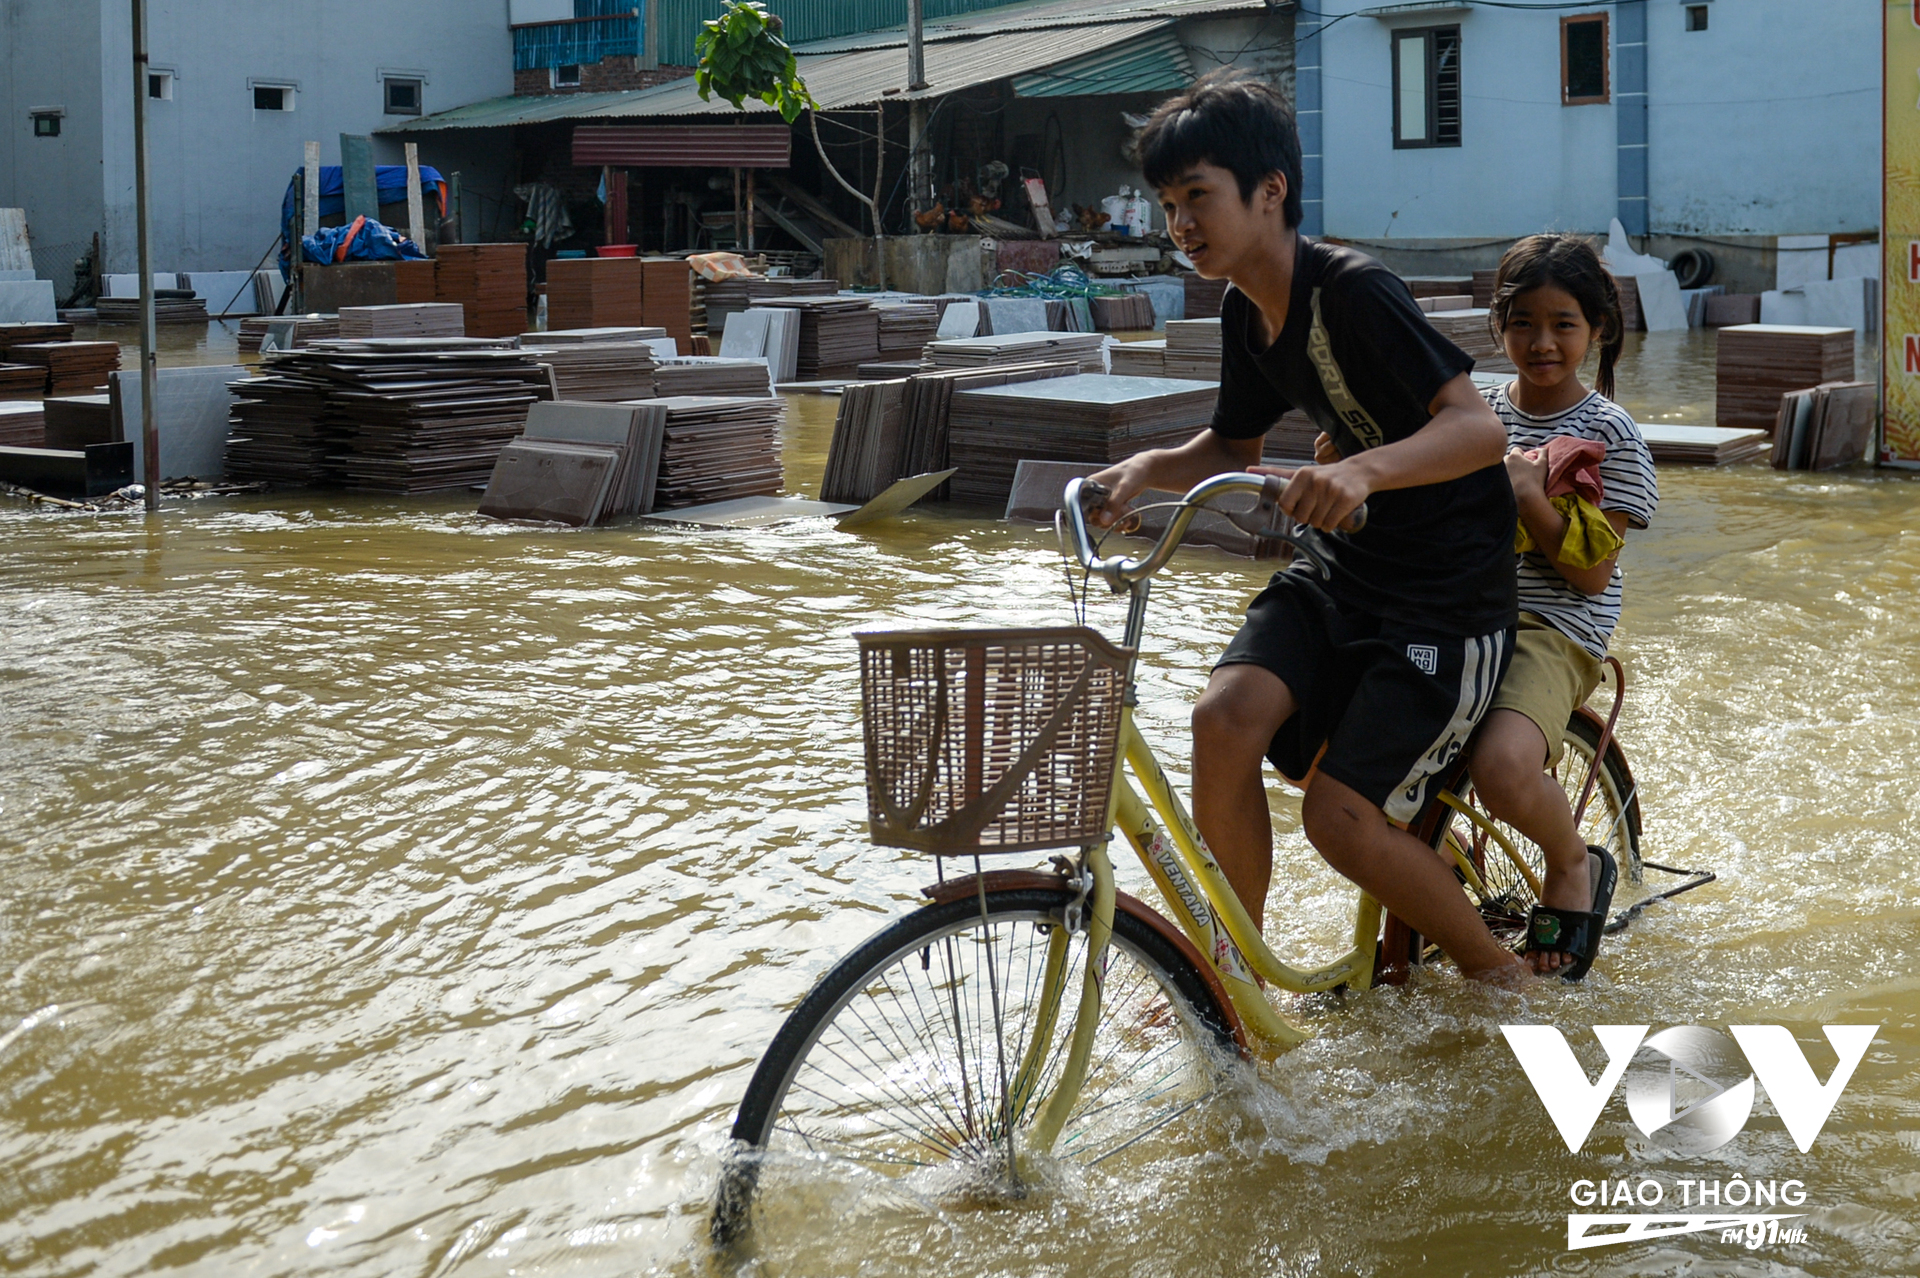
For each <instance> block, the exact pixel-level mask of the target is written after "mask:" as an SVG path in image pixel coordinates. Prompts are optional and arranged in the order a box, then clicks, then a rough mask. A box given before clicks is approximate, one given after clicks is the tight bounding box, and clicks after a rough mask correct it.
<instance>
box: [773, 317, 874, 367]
mask: <svg viewBox="0 0 1920 1278" xmlns="http://www.w3.org/2000/svg"><path fill="white" fill-rule="evenodd" d="M766 305H767V306H769V307H780V308H784V309H788V310H796V311H799V312H800V358H799V365H798V367H797V369H796V370H795V376H797V377H798V378H799V379H800V380H801V381H813V380H816V379H818V378H822V377H832V376H835V375H841V374H850V373H852V372H853V371H854V370H855V369H857V368H858V367H859V366H860V365H861V364H866V363H871V362H872V361H873V360H875V359H877V358H878V357H879V354H880V317H879V316H878V315H877V314H876V313H875V312H874V309H873V307H872V306H870V305H869V304H868V303H867V302H866V301H864V300H863V299H861V298H857V297H806V296H792V297H774V298H768V299H767V301H766Z"/></svg>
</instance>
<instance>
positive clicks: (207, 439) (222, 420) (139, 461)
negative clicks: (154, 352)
mask: <svg viewBox="0 0 1920 1278" xmlns="http://www.w3.org/2000/svg"><path fill="white" fill-rule="evenodd" d="M245 376H247V370H246V369H244V368H242V367H240V366H239V365H238V364H215V365H204V366H201V367H198V368H163V369H161V370H160V371H159V372H158V374H156V377H157V382H156V387H157V392H158V393H157V395H156V397H155V401H154V403H155V407H156V409H157V416H158V422H157V425H158V427H159V431H160V470H161V478H162V479H183V478H187V477H189V476H191V477H192V478H194V479H202V480H211V479H218V478H220V476H221V475H222V474H224V473H225V472H226V456H227V430H228V425H227V416H228V412H229V410H230V409H231V407H232V405H233V394H232V392H231V391H229V390H228V389H227V383H228V382H234V381H239V380H240V379H241V378H243V377H245ZM107 395H108V397H109V399H110V401H111V402H112V405H113V430H114V435H113V437H114V439H115V440H126V441H128V442H130V443H132V444H133V474H134V479H135V481H136V482H145V479H146V461H145V451H146V450H145V440H144V438H143V436H142V430H141V419H140V374H139V371H138V370H132V371H126V372H115V373H112V374H110V375H109V376H108V378H107Z"/></svg>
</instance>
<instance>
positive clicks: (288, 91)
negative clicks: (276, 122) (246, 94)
mask: <svg viewBox="0 0 1920 1278" xmlns="http://www.w3.org/2000/svg"><path fill="white" fill-rule="evenodd" d="M293 97H294V94H293V86H292V85H290V84H256V85H254V86H253V109H254V110H256V111H291V110H293Z"/></svg>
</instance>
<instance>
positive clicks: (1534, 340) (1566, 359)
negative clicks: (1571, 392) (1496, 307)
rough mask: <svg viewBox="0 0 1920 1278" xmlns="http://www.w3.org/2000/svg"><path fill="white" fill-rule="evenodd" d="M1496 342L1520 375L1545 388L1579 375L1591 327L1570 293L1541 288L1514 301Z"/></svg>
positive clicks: (1559, 384)
mask: <svg viewBox="0 0 1920 1278" xmlns="http://www.w3.org/2000/svg"><path fill="white" fill-rule="evenodd" d="M1500 341H1501V344H1502V345H1503V346H1505V347H1506V350H1507V358H1508V359H1510V360H1512V361H1513V363H1514V367H1516V368H1518V369H1519V370H1520V376H1521V377H1523V378H1524V379H1526V381H1528V382H1529V383H1531V384H1532V385H1534V386H1537V387H1539V388H1540V389H1541V390H1548V389H1552V388H1555V387H1560V386H1563V385H1564V384H1565V383H1566V382H1567V380H1568V379H1569V378H1577V377H1578V376H1579V373H1580V361H1581V360H1584V359H1585V358H1586V357H1587V347H1589V346H1591V345H1592V344H1593V326H1592V325H1591V324H1589V323H1587V317H1586V315H1585V313H1584V312H1582V311H1581V309H1580V303H1579V302H1577V301H1575V300H1574V297H1573V294H1571V293H1569V292H1567V290H1565V289H1563V288H1560V287H1559V286H1557V285H1554V284H1542V285H1540V286H1539V287H1538V288H1533V289H1528V290H1527V291H1526V292H1524V293H1522V294H1520V295H1519V296H1518V297H1516V298H1514V299H1513V305H1512V306H1511V307H1510V308H1509V309H1508V311H1507V326H1506V327H1505V328H1504V329H1502V330H1501V332H1500Z"/></svg>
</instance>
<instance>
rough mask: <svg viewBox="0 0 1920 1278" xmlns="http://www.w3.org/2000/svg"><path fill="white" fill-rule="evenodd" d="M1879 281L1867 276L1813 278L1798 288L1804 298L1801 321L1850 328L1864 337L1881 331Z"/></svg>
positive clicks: (1828, 326)
mask: <svg viewBox="0 0 1920 1278" xmlns="http://www.w3.org/2000/svg"><path fill="white" fill-rule="evenodd" d="M1879 285H1880V281H1878V280H1874V279H1867V278H1865V277H1864V276H1859V275H1855V276H1851V277H1847V278H1839V279H1831V280H1814V281H1812V282H1811V283H1808V284H1802V285H1801V286H1800V288H1799V289H1798V290H1797V291H1798V292H1799V293H1800V295H1801V297H1802V298H1804V299H1805V315H1804V317H1803V318H1802V319H1801V320H1800V321H1799V322H1800V323H1802V324H1812V325H1814V326H1816V327H1822V328H1850V329H1852V330H1853V331H1854V332H1855V333H1859V334H1861V335H1862V336H1864V337H1869V338H1870V337H1872V336H1874V335H1875V334H1876V333H1878V332H1879V329H1880V325H1879V322H1878V321H1879V318H1880V287H1879Z"/></svg>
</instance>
